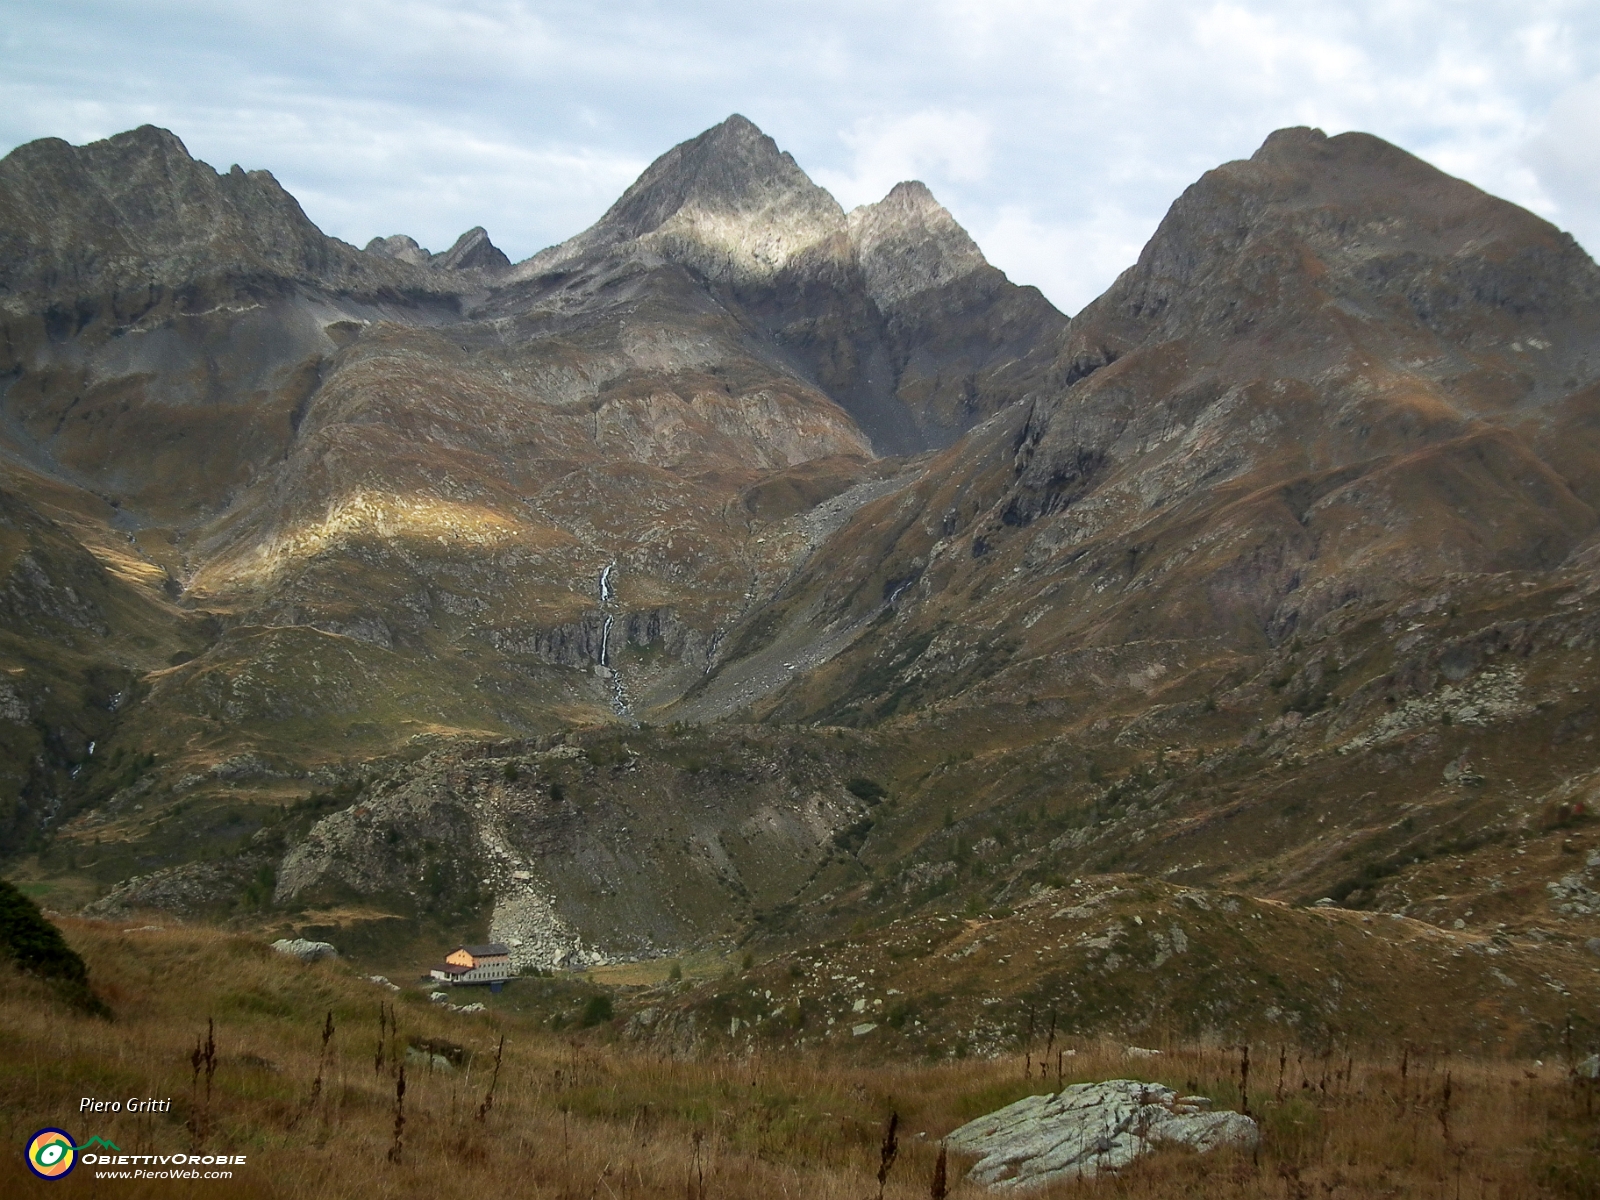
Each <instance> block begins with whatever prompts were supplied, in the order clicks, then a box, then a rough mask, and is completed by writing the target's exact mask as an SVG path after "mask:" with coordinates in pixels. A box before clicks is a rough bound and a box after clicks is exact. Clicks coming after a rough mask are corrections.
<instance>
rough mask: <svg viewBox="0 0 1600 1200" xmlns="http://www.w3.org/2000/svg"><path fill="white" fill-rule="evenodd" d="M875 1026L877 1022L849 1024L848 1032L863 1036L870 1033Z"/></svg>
mask: <svg viewBox="0 0 1600 1200" xmlns="http://www.w3.org/2000/svg"><path fill="white" fill-rule="evenodd" d="M877 1027H878V1026H877V1024H876V1023H875V1022H872V1021H864V1022H862V1023H861V1024H860V1025H853V1026H851V1027H850V1032H851V1033H852V1034H853V1035H854V1036H856V1037H865V1036H866V1035H867V1034H869V1033H871V1032H872V1031H873V1030H874V1029H876V1028H877Z"/></svg>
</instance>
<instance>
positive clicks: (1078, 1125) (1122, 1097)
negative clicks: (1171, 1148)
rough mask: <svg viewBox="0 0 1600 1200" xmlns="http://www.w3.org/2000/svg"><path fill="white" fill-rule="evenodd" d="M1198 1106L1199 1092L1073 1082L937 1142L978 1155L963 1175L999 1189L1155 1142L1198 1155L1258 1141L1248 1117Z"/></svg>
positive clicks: (1100, 1163)
mask: <svg viewBox="0 0 1600 1200" xmlns="http://www.w3.org/2000/svg"><path fill="white" fill-rule="evenodd" d="M1206 1107H1207V1102H1206V1101H1205V1099H1204V1098H1203V1097H1180V1096H1179V1095H1178V1094H1177V1093H1176V1092H1174V1091H1172V1089H1170V1088H1166V1087H1162V1086H1161V1085H1160V1084H1156V1083H1140V1082H1139V1081H1138V1080H1134V1079H1111V1080H1107V1081H1106V1082H1104V1083H1078V1084H1073V1085H1072V1086H1071V1087H1068V1088H1066V1089H1064V1090H1063V1091H1061V1092H1060V1093H1059V1094H1057V1095H1053V1096H1052V1095H1042V1096H1028V1097H1027V1098H1025V1099H1022V1100H1018V1101H1017V1102H1016V1103H1015V1104H1009V1105H1007V1106H1006V1107H1005V1108H1002V1109H1000V1110H999V1111H998V1112H992V1113H990V1114H989V1115H988V1116H986V1117H979V1118H978V1119H977V1120H976V1121H970V1122H968V1123H967V1124H965V1125H963V1126H961V1128H959V1129H957V1130H955V1131H954V1132H953V1133H951V1134H950V1135H949V1137H947V1138H946V1139H945V1141H946V1144H948V1145H949V1147H950V1148H951V1149H952V1150H957V1151H960V1152H961V1153H963V1154H976V1155H978V1156H979V1158H978V1161H977V1163H975V1164H974V1165H973V1167H972V1169H971V1170H970V1171H969V1172H968V1173H967V1178H968V1179H970V1180H971V1181H972V1182H973V1183H976V1184H979V1185H981V1186H983V1187H986V1188H988V1189H990V1190H991V1191H1003V1192H1004V1191H1023V1190H1027V1189H1030V1188H1036V1187H1044V1186H1045V1185H1047V1184H1051V1183H1056V1182H1059V1181H1063V1180H1071V1179H1077V1178H1080V1177H1090V1178H1092V1177H1093V1176H1095V1175H1098V1174H1100V1173H1101V1172H1105V1171H1115V1170H1117V1169H1118V1168H1119V1167H1123V1166H1126V1165H1127V1164H1128V1163H1130V1162H1132V1161H1133V1160H1134V1159H1135V1158H1137V1157H1139V1155H1141V1154H1144V1153H1147V1152H1148V1151H1150V1150H1152V1149H1154V1148H1155V1146H1157V1145H1159V1144H1161V1143H1163V1142H1172V1143H1177V1144H1179V1145H1184V1146H1188V1147H1190V1148H1191V1149H1194V1150H1197V1151H1200V1152H1202V1153H1203V1152H1205V1151H1207V1150H1214V1149H1216V1148H1217V1147H1218V1146H1238V1147H1241V1148H1243V1149H1246V1150H1248V1149H1251V1148H1253V1147H1254V1146H1255V1145H1256V1143H1257V1142H1258V1141H1259V1139H1260V1132H1259V1131H1258V1130H1257V1128H1256V1123H1255V1122H1254V1121H1252V1120H1251V1119H1250V1118H1249V1117H1247V1116H1245V1115H1243V1114H1242V1113H1236V1112H1207V1111H1204V1110H1205V1108H1206Z"/></svg>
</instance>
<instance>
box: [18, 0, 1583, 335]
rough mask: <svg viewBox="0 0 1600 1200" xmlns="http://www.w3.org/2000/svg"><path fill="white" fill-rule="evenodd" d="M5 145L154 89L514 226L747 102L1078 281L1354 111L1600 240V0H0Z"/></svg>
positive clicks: (754, 114)
mask: <svg viewBox="0 0 1600 1200" xmlns="http://www.w3.org/2000/svg"><path fill="white" fill-rule="evenodd" d="M0 55H3V57H0V61H3V62H4V63H5V69H4V71H3V72H0V150H9V149H10V148H11V147H13V146H15V145H18V144H20V143H22V142H26V141H29V140H31V139H33V138H38V137H48V136H54V137H63V138H66V139H68V140H69V141H73V142H84V141H90V140H93V139H95V138H100V137H105V136H107V135H109V134H112V133H115V132H118V131H119V130H123V129H127V128H131V127H133V126H135V125H138V124H142V123H145V122H151V123H154V124H158V125H164V126H166V127H167V128H169V129H171V130H173V132H175V133H177V134H178V135H179V136H180V137H181V138H182V139H183V140H184V142H185V143H186V144H187V145H188V147H189V149H190V151H191V153H193V154H195V155H196V156H197V157H199V158H203V159H204V160H206V161H207V162H209V163H211V164H212V165H213V166H216V167H218V168H220V169H224V170H225V169H227V167H228V166H229V165H230V164H232V163H235V162H237V163H240V164H242V165H244V166H246V167H249V168H256V167H265V168H267V169H269V170H271V171H272V172H273V173H274V174H276V175H277V176H278V178H279V179H280V180H281V181H282V182H283V183H284V184H285V186H287V187H288V188H289V189H290V190H291V191H292V192H293V193H294V194H295V195H296V196H298V197H299V199H300V201H301V203H302V204H303V205H304V207H305V209H306V211H307V213H308V214H309V215H310V216H311V218H312V219H313V220H315V221H316V222H317V223H318V224H319V225H320V226H322V228H323V229H324V230H326V231H327V232H329V233H332V234H335V235H337V236H339V237H342V238H344V239H346V240H348V241H351V242H354V243H356V244H358V245H361V244H365V243H366V241H367V240H368V239H369V238H371V237H373V236H374V235H378V234H389V233H396V232H404V233H410V234H411V235H413V236H414V237H416V238H418V240H420V241H421V242H422V243H423V244H424V245H425V246H429V247H431V248H433V249H435V250H440V249H443V248H445V247H446V246H448V245H449V244H450V242H451V241H453V240H454V238H455V237H456V235H457V234H459V233H460V232H461V231H462V230H464V229H466V228H468V227H470V226H472V225H477V224H481V225H484V226H486V227H487V228H488V229H489V232H490V234H491V236H492V237H493V238H494V240H495V241H496V243H498V244H499V245H500V246H502V247H503V248H504V249H505V250H506V251H507V253H509V254H510V255H511V256H512V257H513V258H521V257H525V256H526V255H528V254H531V253H532V252H533V251H535V250H538V249H539V248H541V247H543V246H545V245H549V244H551V243H553V242H557V241H560V240H561V239H563V238H565V237H567V236H569V235H570V234H572V233H575V232H577V231H578V230H579V229H581V228H583V227H584V226H586V225H587V224H589V223H590V222H591V221H593V220H594V219H595V218H596V217H598V216H599V215H600V213H601V212H603V211H604V210H605V208H606V207H607V205H608V204H609V203H610V202H611V201H612V200H613V199H614V198H615V197H616V195H617V194H618V193H619V192H620V191H621V190H622V189H623V188H624V187H626V186H627V184H628V183H629V182H631V181H632V179H633V178H634V176H636V175H637V174H638V173H639V171H640V170H642V169H643V167H644V166H645V165H646V164H647V163H648V162H649V161H650V160H651V159H652V158H654V157H655V156H656V155H657V154H659V153H661V152H662V151H664V150H665V149H667V148H668V147H669V146H671V145H673V144H674V143H676V142H679V141H682V140H683V139H685V138H687V137H691V136H693V135H694V134H696V133H698V132H699V131H700V130H702V129H704V128H706V127H707V126H709V125H712V124H715V123H716V122H717V121H720V120H721V119H722V118H723V117H725V116H727V115H728V114H729V113H731V112H742V113H744V114H745V115H746V116H747V117H749V118H750V119H751V120H753V121H755V122H756V123H757V124H758V125H760V126H761V127H762V128H763V129H765V130H766V131H767V132H768V133H769V134H771V135H772V136H773V137H774V138H776V139H777V141H778V143H779V145H781V146H783V147H784V148H785V149H787V150H790V151H791V152H793V154H794V156H795V158H796V159H797V160H798V161H799V162H800V165H801V166H802V167H804V168H806V170H807V171H809V172H810V174H811V175H812V177H813V178H815V179H816V180H817V181H818V182H820V183H822V184H824V185H825V186H827V187H828V188H830V189H831V190H832V191H833V192H834V194H835V195H836V196H837V197H838V198H839V199H840V201H841V202H842V203H844V204H845V205H846V207H849V206H852V205H855V204H860V203H864V202H866V201H869V200H875V199H877V198H879V197H880V196H881V195H882V194H883V193H884V192H886V191H887V190H888V189H889V187H890V186H891V185H893V184H894V183H895V182H896V181H897V180H900V179H903V178H920V179H923V180H925V181H926V182H927V183H928V184H929V185H930V186H931V187H932V188H933V189H934V191H935V193H936V194H937V195H938V196H939V197H940V199H942V200H943V201H944V202H945V204H946V206H947V207H949V208H950V209H951V211H952V212H954V214H955V215H956V217H957V219H958V220H960V221H961V222H962V223H963V224H964V225H965V226H966V227H967V228H968V229H969V230H971V231H972V233H973V234H974V236H975V237H976V238H977V239H978V242H979V244H980V245H982V246H983V248H984V250H985V251H986V252H987V253H988V255H989V257H990V258H991V259H992V260H993V261H994V262H995V263H996V264H997V265H999V266H1000V267H1002V268H1004V269H1005V270H1006V272H1007V273H1009V274H1010V275H1011V277H1012V278H1013V279H1016V280H1018V281H1020V282H1024V283H1033V284H1037V285H1038V286H1039V287H1041V288H1043V289H1044V291H1045V293H1046V294H1047V295H1049V296H1050V297H1051V299H1053V300H1054V301H1055V302H1056V303H1057V304H1058V305H1060V306H1062V307H1063V308H1065V309H1067V310H1069V311H1073V312H1075V311H1077V309H1079V308H1080V307H1082V306H1083V304H1084V303H1086V302H1087V301H1088V300H1090V299H1092V298H1093V297H1094V296H1095V295H1096V294H1098V293H1099V292H1100V291H1101V290H1102V289H1104V288H1105V287H1106V285H1107V284H1109V283H1110V282H1111V280H1112V279H1113V278H1115V276H1116V274H1117V272H1118V271H1120V270H1121V269H1122V268H1123V267H1125V266H1127V265H1128V264H1129V263H1131V262H1132V261H1133V259H1134V258H1135V257H1136V256H1137V254H1138V251H1139V247H1140V246H1141V245H1142V244H1143V242H1144V240H1145V239H1146V238H1147V237H1148V236H1149V235H1150V233H1151V231H1152V230H1153V229H1154V228H1155V225H1156V223H1157V222H1158V221H1159V220H1160V219H1161V215H1162V213H1163V212H1165V210H1166V208H1167V206H1168V205H1169V204H1170V203H1171V202H1172V200H1173V198H1174V197H1175V196H1177V194H1178V193H1179V192H1180V191H1182V189H1183V188H1184V187H1185V186H1186V185H1187V184H1189V183H1190V182H1192V181H1193V180H1194V179H1195V178H1196V177H1197V176H1198V175H1199V174H1200V173H1201V172H1202V171H1204V170H1206V169H1207V168H1209V167H1212V166H1215V165H1216V164H1217V163H1220V162H1224V161H1226V160H1228V159H1231V158H1238V157H1241V156H1245V155H1248V154H1249V153H1250V152H1251V151H1252V150H1254V149H1255V147H1256V146H1257V145H1259V144H1260V142H1261V140H1262V139H1263V138H1264V137H1265V136H1266V135H1267V134H1268V133H1269V132H1270V131H1272V130H1273V129H1275V128H1278V127H1280V126H1284V125H1300V124H1308V125H1317V126H1320V127H1322V128H1323V129H1325V130H1327V131H1328V132H1329V133H1335V132H1340V131H1343V130H1347V129H1363V130H1367V131H1369V132H1372V133H1376V134H1378V135H1380V136H1382V137H1385V138H1388V139H1389V140H1391V141H1393V142H1396V143H1398V144H1400V145H1402V146H1404V147H1406V148H1407V149H1409V150H1411V151H1413V152H1415V153H1417V154H1420V155H1422V156H1423V157H1425V158H1427V159H1429V160H1430V161H1432V162H1433V163H1435V164H1436V165H1438V166H1440V167H1442V168H1444V169H1445V170H1447V171H1450V172H1452V173H1454V174H1457V175H1461V176H1463V177H1465V178H1467V179H1469V180H1471V181H1472V182H1474V183H1476V184H1478V185H1479V186H1481V187H1484V188H1487V189H1488V190H1490V191H1492V192H1495V193H1497V194H1499V195H1502V196H1505V197H1507V198H1509V199H1512V200H1515V201H1517V202H1518V203H1521V204H1525V205H1527V206H1529V207H1530V208H1533V209H1534V210H1535V211H1537V212H1539V213H1540V214H1542V215H1544V216H1546V217H1548V218H1550V219H1551V220H1553V221H1555V222H1556V223H1557V224H1559V225H1561V226H1562V227H1563V228H1566V229H1569V230H1571V231H1572V232H1573V233H1574V234H1575V235H1576V236H1577V237H1578V239H1579V240H1580V241H1581V242H1583V243H1584V245H1585V246H1586V247H1588V248H1589V249H1590V250H1591V252H1594V251H1600V4H1596V3H1595V2H1594V0H1453V2H1451V0H1343V2H1341V3H1318V2H1315V0H1300V2H1290V0H1277V2H1269V0H1234V2H1231V3H1208V2H1206V0H1190V2H1185V0H916V2H914V3H902V2H899V0H848V2H847V3H846V2H836V0H806V2H805V3H787V2H785V0H766V2H764V3H758V4H752V3H750V2H749V0H676V2H672V3H667V2H649V0H634V2H621V0H619V2H606V0H592V2H590V3H566V2H559V0H221V2H218V0H204V2H194V0H0Z"/></svg>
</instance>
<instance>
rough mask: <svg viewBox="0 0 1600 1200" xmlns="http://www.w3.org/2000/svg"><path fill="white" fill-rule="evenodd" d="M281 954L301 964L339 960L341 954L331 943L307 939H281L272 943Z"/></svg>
mask: <svg viewBox="0 0 1600 1200" xmlns="http://www.w3.org/2000/svg"><path fill="white" fill-rule="evenodd" d="M272 948H273V949H274V950H276V951H277V952H278V953H279V954H287V955H288V956H289V957H290V958H298V959H299V960H300V961H301V962H316V961H317V960H318V959H323V958H338V957H339V952H338V951H337V950H335V949H334V948H333V945H332V943H330V942H310V941H307V940H306V939H305V938H279V939H278V940H277V941H275V942H273V943H272Z"/></svg>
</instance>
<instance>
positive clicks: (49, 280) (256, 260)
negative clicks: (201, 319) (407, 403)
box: [0, 125, 402, 300]
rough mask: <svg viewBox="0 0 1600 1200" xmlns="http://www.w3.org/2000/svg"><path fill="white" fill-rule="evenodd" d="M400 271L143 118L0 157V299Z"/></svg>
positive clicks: (254, 179)
mask: <svg viewBox="0 0 1600 1200" xmlns="http://www.w3.org/2000/svg"><path fill="white" fill-rule="evenodd" d="M398 270H399V268H397V267H395V266H394V265H392V264H383V263H380V262H375V261H374V260H373V259H372V258H371V257H369V256H365V255H362V254H361V253H360V252H358V251H357V250H356V249H355V248H354V247H353V246H347V245H345V244H344V243H343V242H340V241H337V240H336V239H334V238H330V237H328V236H326V235H325V234H323V232H322V231H321V230H320V229H318V228H317V227H316V225H314V224H313V223H312V222H311V220H310V219H309V218H308V217H307V216H306V215H305V212H304V211H303V210H302V209H301V207H300V205H299V203H298V202H297V201H296V200H295V198H294V197H293V196H291V195H290V194H289V193H288V192H287V191H285V190H284V189H283V187H282V186H280V185H279V183H278V181H277V180H276V179H275V178H273V176H272V174H271V173H270V172H268V171H245V170H243V169H242V168H240V167H238V166H234V167H233V168H232V169H231V170H229V171H227V172H226V173H222V174H219V173H218V172H216V171H214V170H213V169H212V168H211V167H210V166H208V165H207V164H206V163H203V162H200V161H199V160H197V159H195V158H193V157H192V156H191V155H190V154H189V152H188V150H187V149H186V148H185V147H184V144H183V142H182V141H181V140H180V139H179V138H178V137H177V136H176V135H174V134H173V133H171V132H170V131H168V130H165V129H159V128H157V127H155V126H152V125H144V126H141V127H140V128H138V129H134V130H130V131H128V132H126V133H119V134H117V135H116V136H114V137H110V138H106V139H104V140H103V141H98V142H90V143H88V144H86V145H83V146H73V145H70V144H69V143H67V142H64V141H62V140H61V139H59V138H45V139H41V140H39V141H34V142H29V143H27V144H26V145H23V146H19V147H17V148H16V149H15V150H13V151H12V152H11V153H10V154H8V155H6V156H5V158H4V159H0V296H3V295H7V294H9V295H11V296H18V295H22V294H36V295H37V294H45V293H48V294H50V295H52V296H56V297H60V296H61V295H62V294H63V293H67V294H71V295H72V296H74V297H75V298H78V299H84V300H87V299H89V298H92V297H98V296H102V295H120V294H125V293H127V292H128V291H129V290H130V289H135V290H147V289H150V288H152V287H155V288H158V289H159V288H167V287H170V288H190V289H192V288H193V287H194V286H195V285H196V284H197V283H199V282H202V281H211V282H215V283H217V284H218V285H219V286H221V287H222V288H223V289H225V290H226V289H229V288H232V287H235V286H239V285H241V284H246V285H248V283H249V281H254V280H263V279H269V278H273V279H279V280H292V281H295V282H296V283H304V284H314V285H315V284H325V285H332V286H335V287H337V288H340V289H352V290H368V289H372V290H377V289H381V288H384V287H392V286H395V285H396V284H397V283H400V282H402V276H401V275H400V274H398V273H397V272H398Z"/></svg>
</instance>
